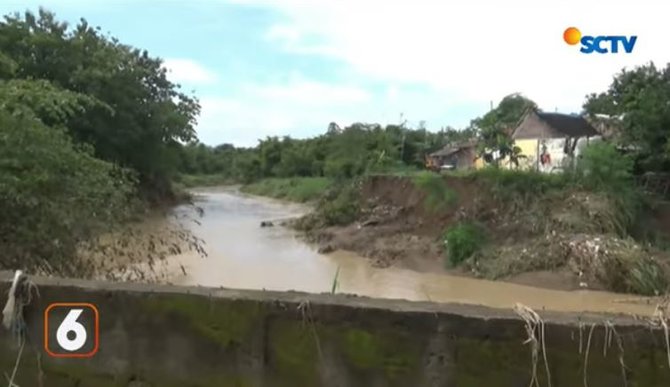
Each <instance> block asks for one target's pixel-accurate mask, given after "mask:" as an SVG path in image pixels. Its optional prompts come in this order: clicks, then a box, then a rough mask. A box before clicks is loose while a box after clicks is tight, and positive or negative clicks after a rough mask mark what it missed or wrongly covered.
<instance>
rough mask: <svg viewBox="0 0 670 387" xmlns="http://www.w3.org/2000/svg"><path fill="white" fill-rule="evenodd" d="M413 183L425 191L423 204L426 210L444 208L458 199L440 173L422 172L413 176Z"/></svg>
mask: <svg viewBox="0 0 670 387" xmlns="http://www.w3.org/2000/svg"><path fill="white" fill-rule="evenodd" d="M414 184H415V185H416V186H417V188H419V189H420V190H422V191H424V192H425V193H426V201H425V204H426V207H427V209H428V210H432V211H440V210H444V209H445V208H447V207H448V206H451V205H453V204H454V203H455V202H456V200H457V199H458V196H457V195H456V192H455V191H453V190H452V189H450V188H449V186H448V185H447V182H446V181H444V178H443V177H442V175H439V174H436V173H433V172H422V173H419V174H417V175H416V176H415V177H414Z"/></svg>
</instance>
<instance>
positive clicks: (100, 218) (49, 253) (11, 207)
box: [0, 112, 135, 276]
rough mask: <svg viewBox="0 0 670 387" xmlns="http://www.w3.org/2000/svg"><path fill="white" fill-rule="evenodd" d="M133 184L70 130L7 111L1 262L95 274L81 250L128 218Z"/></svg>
mask: <svg viewBox="0 0 670 387" xmlns="http://www.w3.org/2000/svg"><path fill="white" fill-rule="evenodd" d="M134 183H135V179H134V178H133V177H132V176H131V175H130V174H129V172H128V171H125V170H121V169H120V168H118V167H116V166H114V165H113V164H111V163H108V162H106V161H102V160H99V159H96V158H94V157H93V155H92V151H91V150H90V149H88V148H81V147H77V146H76V145H74V144H73V143H72V141H71V140H70V138H69V137H68V136H67V134H65V133H64V132H62V131H60V130H57V129H54V128H49V127H46V126H44V125H43V124H42V123H41V122H39V121H37V120H34V119H29V118H19V117H15V116H11V115H9V114H6V113H4V112H0V214H2V221H1V222H0V235H2V237H1V238H0V266H1V267H2V268H3V269H23V270H28V271H30V272H33V273H34V272H39V273H48V274H59V275H67V276H85V275H88V274H90V272H91V270H93V268H92V267H83V266H82V264H83V263H82V262H81V261H79V260H78V259H77V257H78V252H79V251H78V249H79V248H80V246H81V244H82V243H84V242H87V241H89V240H90V239H91V238H93V237H96V236H99V235H101V234H102V233H105V232H109V231H110V230H113V229H114V228H115V227H116V226H119V225H120V224H122V223H123V222H124V221H125V220H127V217H128V215H130V213H131V212H132V211H133V207H132V206H131V205H130V204H131V198H132V197H133V195H134V193H135V184H134Z"/></svg>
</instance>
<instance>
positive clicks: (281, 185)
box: [242, 177, 332, 203]
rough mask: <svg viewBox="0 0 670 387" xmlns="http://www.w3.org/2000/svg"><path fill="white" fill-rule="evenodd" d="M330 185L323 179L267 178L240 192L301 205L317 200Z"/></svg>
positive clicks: (245, 187)
mask: <svg viewBox="0 0 670 387" xmlns="http://www.w3.org/2000/svg"><path fill="white" fill-rule="evenodd" d="M331 184H332V180H330V179H328V178H325V177H292V178H268V179H263V180H260V181H257V182H255V183H251V184H247V185H245V186H243V187H242V192H245V193H250V194H253V195H260V196H269V197H273V198H277V199H285V200H290V201H294V202H301V203H302V202H308V201H312V200H316V199H318V198H319V197H321V195H323V194H324V193H325V192H326V190H327V189H328V188H329V187H330V186H331Z"/></svg>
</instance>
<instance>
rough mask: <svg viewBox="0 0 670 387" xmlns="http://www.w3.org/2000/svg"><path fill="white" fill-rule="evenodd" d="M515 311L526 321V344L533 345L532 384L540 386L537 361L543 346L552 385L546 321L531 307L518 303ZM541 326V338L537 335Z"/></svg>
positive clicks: (548, 378)
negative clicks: (545, 331) (545, 332)
mask: <svg viewBox="0 0 670 387" xmlns="http://www.w3.org/2000/svg"><path fill="white" fill-rule="evenodd" d="M514 311H515V312H516V313H517V314H518V315H519V317H521V318H522V319H523V320H524V321H525V323H526V326H525V327H526V333H527V334H528V339H527V340H526V341H525V342H524V344H530V345H531V357H532V360H531V361H532V374H531V379H530V386H531V387H533V386H535V387H540V382H539V380H538V378H537V362H538V358H539V350H540V348H542V357H543V359H544V366H545V371H546V373H547V385H548V387H551V372H550V371H549V361H548V360H547V348H546V345H545V339H544V338H545V336H544V321H543V320H542V318H541V317H540V315H538V314H537V313H536V312H535V311H534V310H532V309H531V308H529V307H527V306H525V305H523V304H520V303H517V304H516V305H515V306H514ZM538 328H539V336H540V337H539V338H538V336H537V332H538Z"/></svg>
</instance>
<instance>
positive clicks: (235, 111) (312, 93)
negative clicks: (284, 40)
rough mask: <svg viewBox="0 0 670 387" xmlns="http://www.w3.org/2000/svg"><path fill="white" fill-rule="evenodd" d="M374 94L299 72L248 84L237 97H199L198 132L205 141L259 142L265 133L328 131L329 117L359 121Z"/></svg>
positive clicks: (306, 133) (344, 120) (344, 121)
mask: <svg viewBox="0 0 670 387" xmlns="http://www.w3.org/2000/svg"><path fill="white" fill-rule="evenodd" d="M370 100H371V95H370V94H369V93H368V92H367V91H365V90H363V89H361V88H359V87H356V86H352V85H332V84H328V83H320V82H315V81H311V80H306V79H303V78H302V77H300V76H294V77H293V78H292V80H290V81H288V82H286V83H283V84H270V85H258V84H253V85H247V86H246V87H242V88H241V90H240V91H239V92H238V93H236V94H235V96H234V97H229V98H221V97H216V96H205V97H203V98H201V99H200V104H201V108H202V110H201V114H200V119H199V121H198V137H199V138H200V140H201V141H202V142H204V143H209V144H217V143H222V142H230V143H234V144H236V145H245V146H248V145H255V144H256V141H257V140H258V139H259V138H264V137H266V136H283V135H288V134H291V135H292V136H294V137H304V136H308V135H313V134H314V132H315V131H316V132H323V131H325V128H326V126H327V125H328V123H329V122H330V121H337V122H341V123H344V124H349V123H351V122H353V121H356V119H355V117H357V116H362V115H361V114H359V113H358V112H359V109H360V107H361V105H365V104H367V103H369V102H370Z"/></svg>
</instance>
